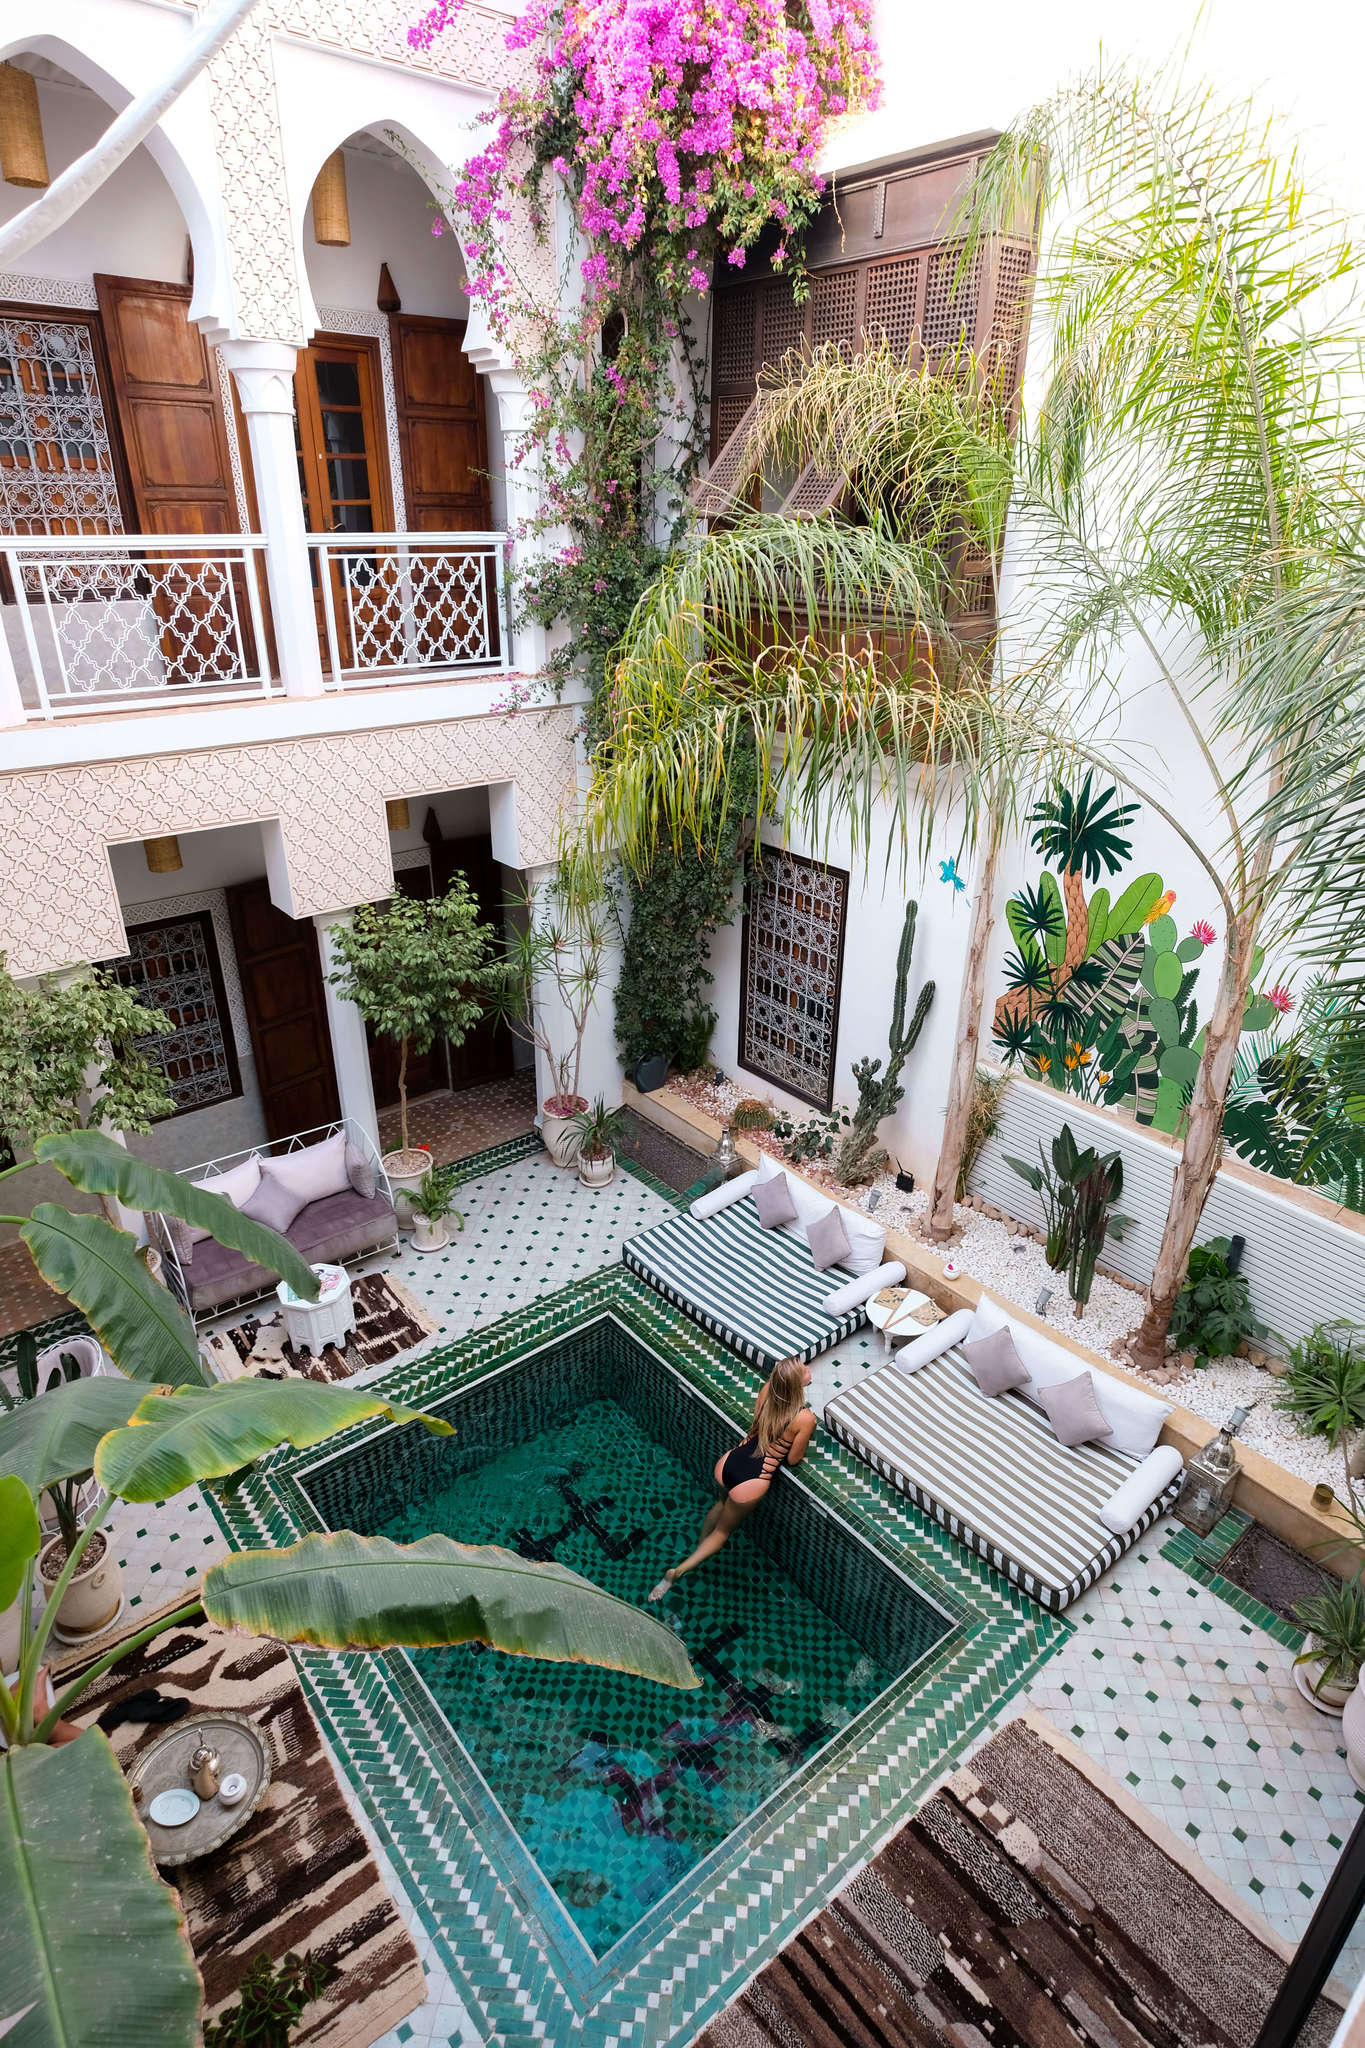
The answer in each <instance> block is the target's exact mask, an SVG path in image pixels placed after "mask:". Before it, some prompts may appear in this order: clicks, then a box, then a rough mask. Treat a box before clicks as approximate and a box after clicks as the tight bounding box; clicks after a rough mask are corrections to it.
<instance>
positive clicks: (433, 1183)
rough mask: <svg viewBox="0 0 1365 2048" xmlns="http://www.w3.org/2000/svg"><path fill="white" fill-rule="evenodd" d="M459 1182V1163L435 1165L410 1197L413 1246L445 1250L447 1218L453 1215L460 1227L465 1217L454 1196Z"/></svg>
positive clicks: (420, 1249) (447, 1240) (422, 1248)
mask: <svg viewBox="0 0 1365 2048" xmlns="http://www.w3.org/2000/svg"><path fill="white" fill-rule="evenodd" d="M459 1181H460V1169H459V1167H458V1166H432V1167H429V1168H428V1169H427V1171H426V1172H425V1173H424V1174H423V1175H422V1178H421V1180H420V1181H419V1182H418V1184H417V1186H416V1187H415V1188H414V1189H413V1191H412V1193H411V1194H410V1195H409V1197H408V1205H409V1207H410V1208H411V1210H412V1248H413V1250H414V1251H415V1252H439V1251H443V1250H444V1249H445V1247H446V1245H448V1244H449V1242H450V1232H449V1231H448V1230H447V1229H446V1218H447V1217H448V1216H453V1217H454V1218H455V1221H456V1222H457V1223H458V1224H459V1226H460V1228H461V1230H463V1229H464V1217H463V1216H462V1215H461V1214H460V1212H459V1210H458V1209H457V1208H456V1207H455V1204H454V1202H453V1201H452V1199H451V1198H452V1196H453V1195H454V1193H455V1189H456V1188H457V1187H458V1185H459Z"/></svg>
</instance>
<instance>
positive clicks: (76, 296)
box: [0, 270, 100, 313]
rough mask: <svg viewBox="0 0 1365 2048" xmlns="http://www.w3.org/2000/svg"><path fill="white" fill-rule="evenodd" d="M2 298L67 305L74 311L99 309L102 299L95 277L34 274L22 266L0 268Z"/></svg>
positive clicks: (18, 302) (19, 302)
mask: <svg viewBox="0 0 1365 2048" xmlns="http://www.w3.org/2000/svg"><path fill="white" fill-rule="evenodd" d="M0 299H10V300H12V301H13V302H14V304H15V305H18V306H65V307H67V308H68V309H69V310H70V311H71V312H73V313H95V312H98V311H99V303H100V302H99V299H98V297H97V296H96V293H95V285H94V280H93V279H92V278H88V277H34V276H33V275H32V274H31V273H30V272H28V271H19V270H0Z"/></svg>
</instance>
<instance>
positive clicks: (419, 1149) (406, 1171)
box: [380, 1145, 432, 1230]
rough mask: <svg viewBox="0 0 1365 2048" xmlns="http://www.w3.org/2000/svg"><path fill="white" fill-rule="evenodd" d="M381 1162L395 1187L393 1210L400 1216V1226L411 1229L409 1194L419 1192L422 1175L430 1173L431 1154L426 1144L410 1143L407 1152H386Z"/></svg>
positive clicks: (401, 1228)
mask: <svg viewBox="0 0 1365 2048" xmlns="http://www.w3.org/2000/svg"><path fill="white" fill-rule="evenodd" d="M380 1164H381V1165H382V1166H383V1168H384V1171H385V1173H386V1174H387V1175H388V1176H389V1186H390V1187H391V1188H392V1189H393V1212H394V1214H395V1216H396V1217H397V1218H398V1228H399V1229H400V1230H411V1229H412V1205H411V1203H410V1202H409V1201H408V1196H409V1195H410V1194H415V1193H416V1192H417V1189H418V1187H419V1186H420V1185H421V1181H422V1176H423V1175H424V1174H426V1173H430V1171H431V1166H432V1158H431V1154H430V1152H428V1151H427V1150H426V1149H425V1147H424V1146H421V1145H409V1147H408V1149H407V1151H406V1152H386V1153H385V1154H384V1157H383V1159H382V1160H381V1161H380Z"/></svg>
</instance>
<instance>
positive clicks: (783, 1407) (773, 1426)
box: [754, 1358, 806, 1458]
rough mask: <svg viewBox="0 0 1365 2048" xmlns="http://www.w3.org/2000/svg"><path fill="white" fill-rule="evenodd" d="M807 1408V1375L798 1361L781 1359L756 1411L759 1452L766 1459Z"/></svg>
mask: <svg viewBox="0 0 1365 2048" xmlns="http://www.w3.org/2000/svg"><path fill="white" fill-rule="evenodd" d="M805 1405H806V1373H805V1367H804V1366H803V1365H802V1363H801V1361H800V1359H799V1358H779V1359H778V1361H777V1364H776V1365H775V1366H774V1367H773V1369H772V1371H771V1372H770V1373H769V1374H768V1377H767V1380H766V1382H765V1383H764V1387H763V1391H762V1393H761V1394H760V1395H759V1397H758V1406H757V1408H756V1409H755V1410H754V1428H755V1430H756V1431H757V1433H758V1448H759V1450H760V1451H762V1453H763V1455H764V1457H765V1458H766V1457H767V1455H768V1452H769V1451H771V1450H773V1449H774V1448H775V1447H776V1446H777V1444H778V1443H780V1442H781V1440H782V1438H783V1437H784V1436H785V1435H786V1433H787V1431H788V1430H789V1429H790V1428H791V1426H792V1424H793V1423H794V1422H795V1420H796V1418H797V1416H798V1415H799V1414H800V1413H801V1410H802V1409H803V1408H804V1407H805Z"/></svg>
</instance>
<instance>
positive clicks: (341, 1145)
mask: <svg viewBox="0 0 1365 2048" xmlns="http://www.w3.org/2000/svg"><path fill="white" fill-rule="evenodd" d="M352 1149H354V1148H352ZM346 1150H347V1147H346V1133H345V1131H333V1133H332V1135H331V1137H330V1138H324V1139H323V1140H322V1142H321V1143H320V1144H317V1145H303V1146H301V1147H300V1148H299V1150H298V1151H297V1152H282V1153H280V1155H279V1156H278V1158H275V1159H263V1160H262V1161H261V1172H262V1174H263V1175H264V1176H265V1178H266V1179H267V1180H277V1181H279V1183H280V1185H281V1186H282V1187H286V1188H288V1189H290V1191H291V1192H292V1193H293V1194H296V1195H297V1196H298V1198H299V1205H300V1207H302V1205H303V1204H304V1203H305V1202H325V1201H326V1199H327V1197H328V1196H329V1195H344V1194H345V1192H346V1190H347V1188H348V1187H349V1186H350V1184H351V1183H350V1176H349V1174H348V1173H347V1161H346ZM298 1213H299V1212H298V1209H296V1210H295V1211H294V1214H295V1215H296V1216H297V1215H298Z"/></svg>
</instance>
